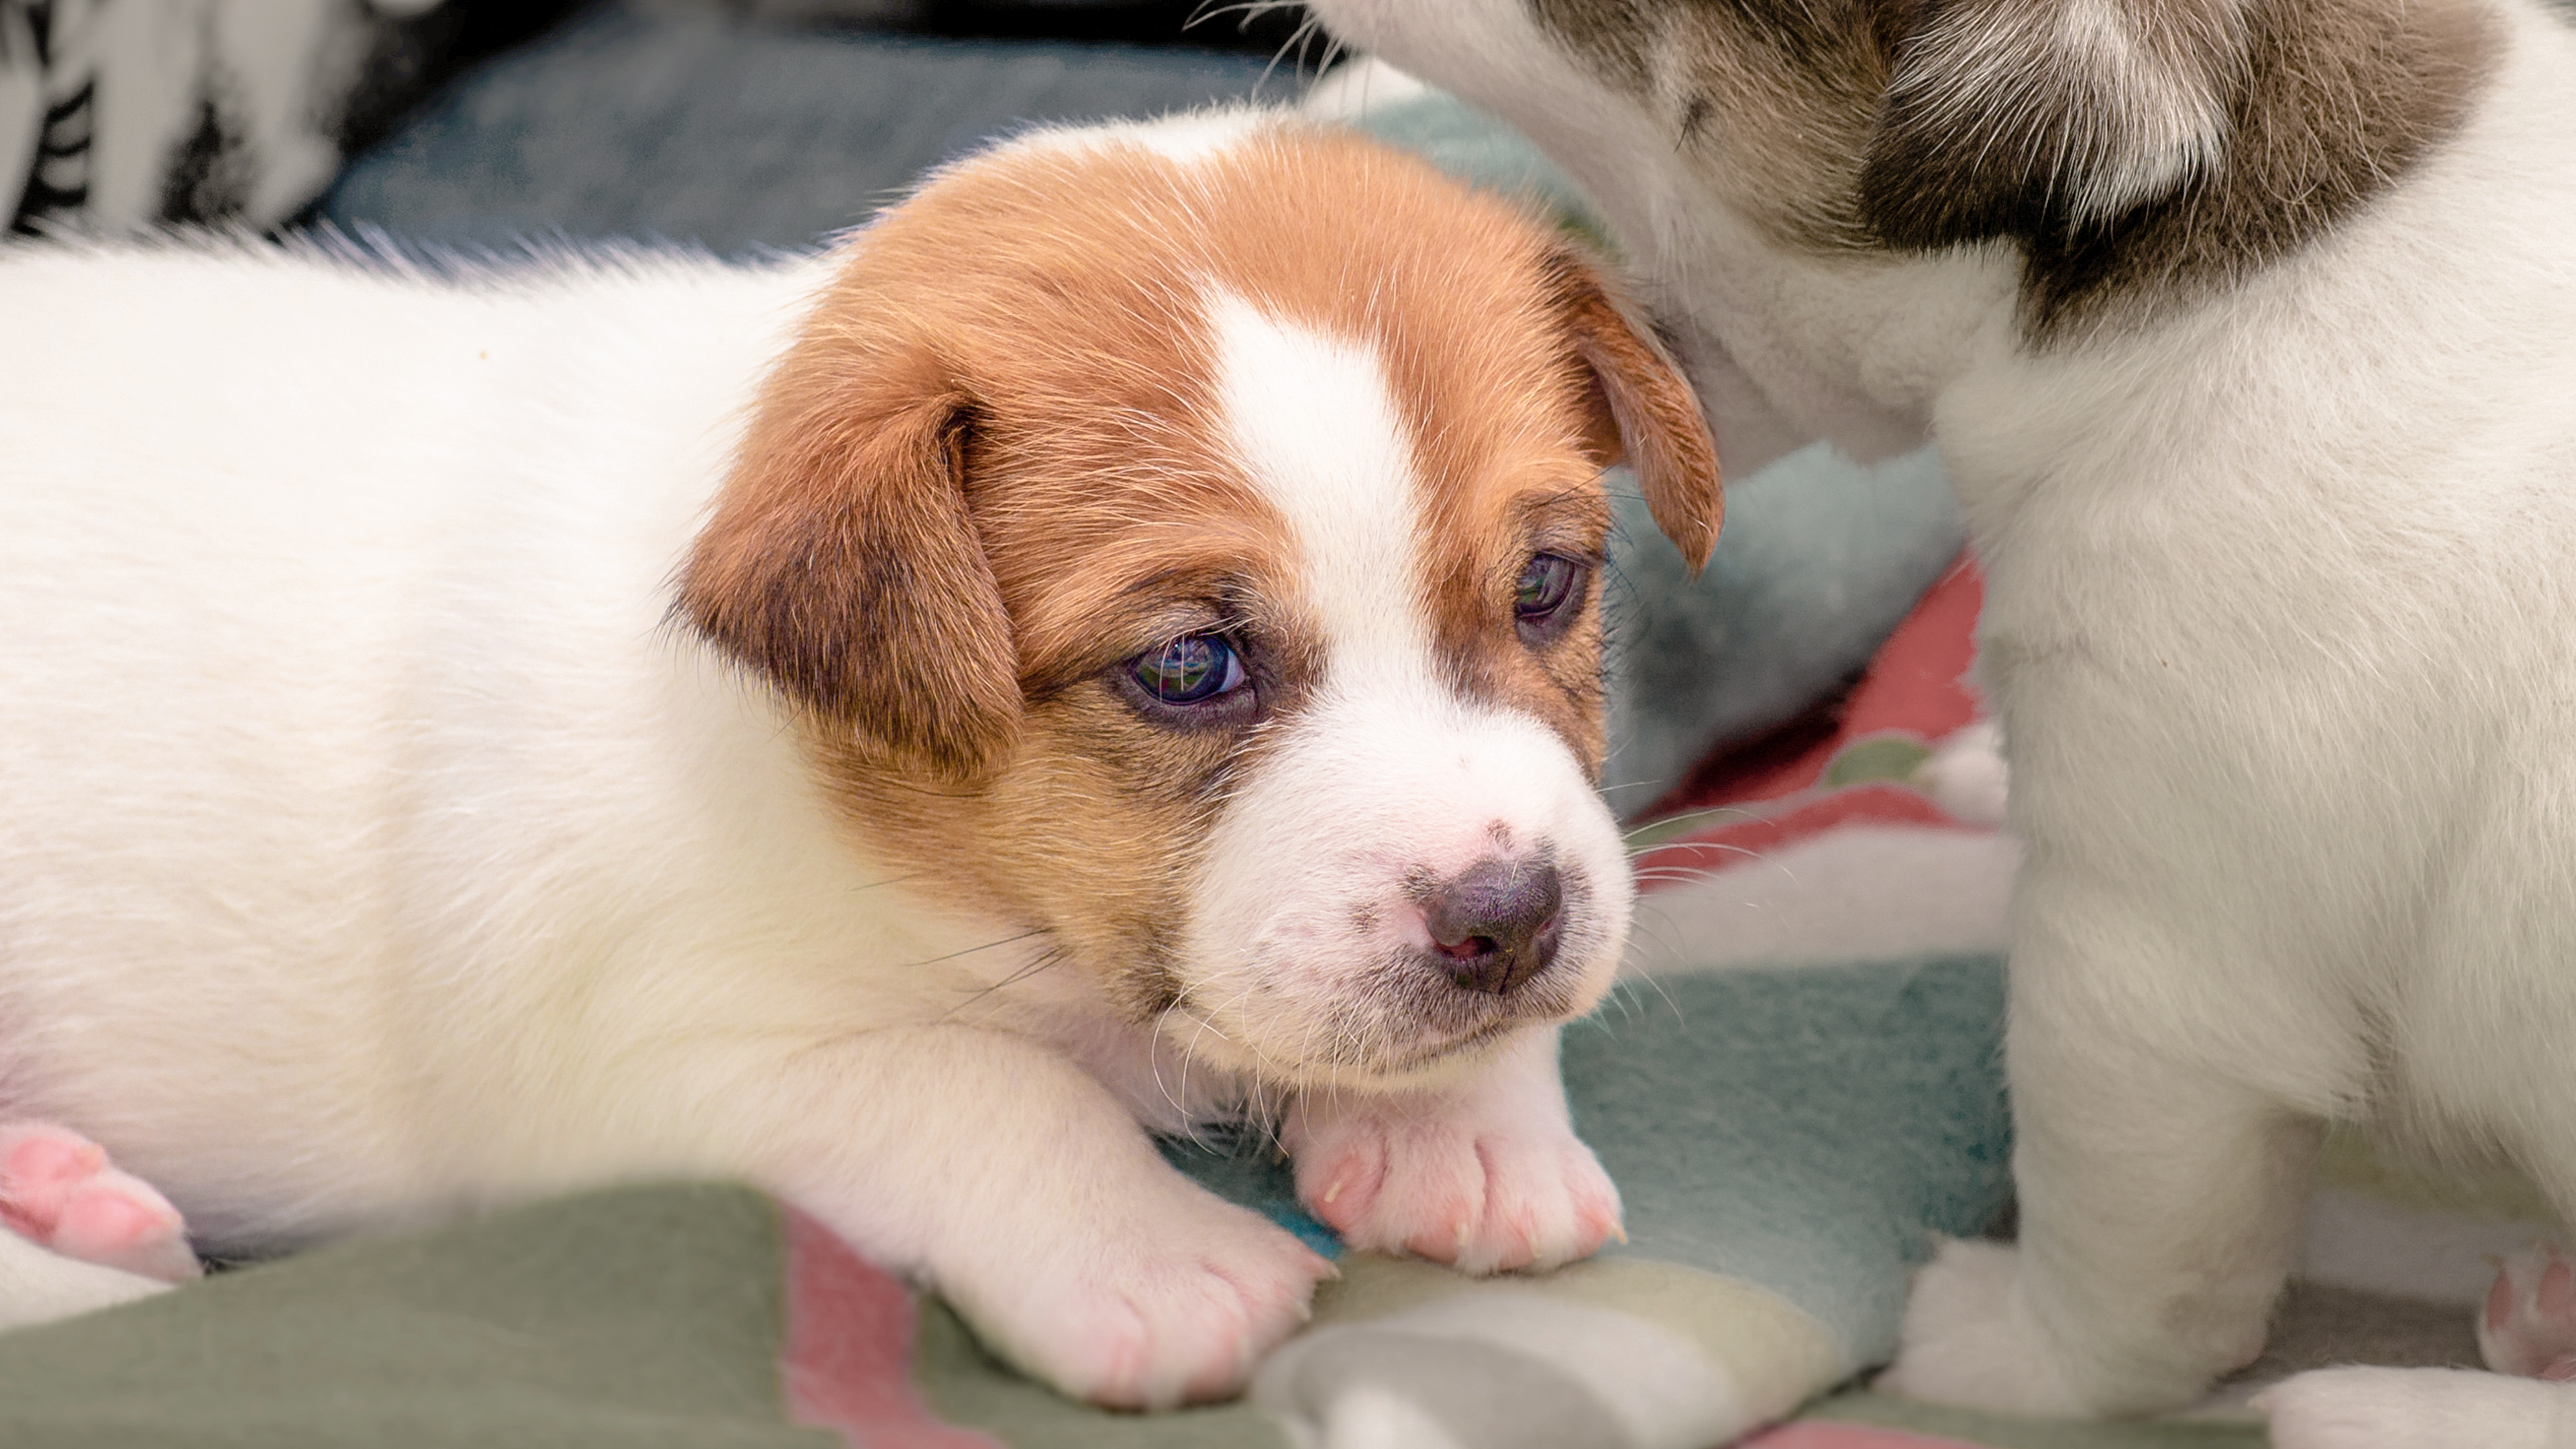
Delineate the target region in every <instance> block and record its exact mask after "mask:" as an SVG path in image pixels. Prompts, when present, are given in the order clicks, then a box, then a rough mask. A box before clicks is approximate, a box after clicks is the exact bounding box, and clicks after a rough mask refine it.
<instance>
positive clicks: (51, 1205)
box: [0, 1122, 202, 1283]
mask: <svg viewBox="0 0 2576 1449" xmlns="http://www.w3.org/2000/svg"><path fill="white" fill-rule="evenodd" d="M0 1224H5V1225H6V1226H7V1227H8V1228H9V1229H11V1230H12V1231H14V1232H16V1233H17V1234H19V1235H20V1236H21V1237H24V1238H27V1239H29V1240H31V1241H33V1242H37V1243H41V1244H43V1245H44V1246H46V1247H48V1248H51V1249H53V1250H54V1251H55V1252H57V1253H60V1254H62V1255H63V1256H65V1257H68V1258H76V1259H78V1260H80V1261H81V1262H84V1263H97V1264H100V1265H103V1266H105V1267H110V1268H117V1269H121V1270H123V1271H125V1272H128V1273H136V1274H140V1275H142V1276H144V1277H146V1278H157V1279H159V1280H161V1281H162V1282H165V1283H184V1282H187V1281H188V1280H190V1279H192V1278H195V1277H197V1276H198V1275H199V1273H200V1272H201V1271H202V1270H201V1269H200V1268H199V1266H198V1264H197V1255H196V1254H195V1253H194V1252H192V1251H191V1250H190V1249H189V1247H188V1229H187V1224H186V1223H185V1222H184V1221H183V1220H182V1219H181V1218H180V1216H179V1210H178V1209H177V1208H174V1207H172V1206H171V1205H170V1200H169V1199H168V1198H165V1197H163V1196H162V1195H161V1194H160V1193H159V1192H157V1191H155V1190H154V1189H153V1187H152V1185H151V1184H150V1183H147V1182H145V1181H143V1180H142V1179H141V1178H138V1177H135V1176H134V1175H132V1174H131V1173H126V1172H121V1171H119V1170H117V1168H116V1167H115V1166H114V1165H113V1164H111V1163H110V1162H109V1161H108V1160H107V1150H106V1149H105V1148H102V1147H100V1146H99V1145H98V1144H97V1143H95V1142H92V1141H90V1140H89V1139H88V1138H86V1137H83V1136H82V1135H80V1134H79V1133H77V1132H74V1131H72V1130H71V1129H69V1128H67V1127H57V1126H54V1125H53V1124H52V1123H49V1122H10V1123H0Z"/></svg>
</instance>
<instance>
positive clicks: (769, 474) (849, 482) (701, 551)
mask: <svg viewBox="0 0 2576 1449" xmlns="http://www.w3.org/2000/svg"><path fill="white" fill-rule="evenodd" d="M972 407H973V403H972V400H971V399H969V398H968V397H967V396H965V395H964V394H963V393H961V392H959V391H958V390H957V389H956V388H955V386H954V385H952V384H951V383H950V381H949V379H948V378H947V376H946V374H945V372H944V370H943V368H942V366H941V364H940V362H939V361H938V359H937V358H936V357H934V356H932V355H931V354H929V353H928V352H926V351H924V350H921V349H906V348H890V349H888V350H886V351H884V352H882V353H867V354H853V353H852V352H850V351H848V350H846V349H842V348H838V347H836V346H834V345H833V344H832V342H831V341H830V340H829V339H828V338H826V337H823V336H818V335H814V334H809V335H808V336H807V337H806V338H805V340H804V341H802V342H800V343H799V344H797V346H796V348H795V349H794V350H793V351H791V352H790V353H789V354H788V357H787V359H786V360H785V361H784V362H783V363H782V364H781V365H780V366H779V368H778V370H777V372H776V373H775V374H774V375H773V377H772V379H771V381H770V384H769V387H768V389H767V392H766V393H765V395H764V396H763V398H762V400H761V407H760V412H759V416H758V419H757V421H756V422H755V423H754V424H753V426H752V430H751V434H750V437H749V438H748V439H747V440H746V441H745V443H744V445H743V450H742V455H741V456H742V460H743V461H742V464H741V466H740V467H739V468H737V469H736V470H735V473H734V476H733V478H732V480H731V482H730V483H729V484H728V486H727V487H726V489H725V491H724V495H723V497H722V499H721V501H720V502H719V503H718V505H717V508H716V511H715V514H714V516H713V518H712V519H711V520H710V521H709V522H708V524H707V526H706V528H705V529H704V531H702V532H701V533H700V534H699V536H698V540H697V543H696V546H695V547H694V548H693V549H692V550H691V552H690V555H689V560H688V564H687V567H686V569H685V571H684V572H683V574H682V576H681V580H680V591H679V594H680V607H681V608H682V609H683V610H684V611H685V612H686V613H687V615H688V617H689V619H690V621H691V622H693V623H695V624H696V625H697V626H698V628H699V630H700V631H701V632H703V633H705V634H706V636H707V637H708V638H710V639H712V640H714V641H715V642H716V643H717V644H718V645H719V646H721V647H722V648H723V649H724V650H725V652H726V653H728V654H731V655H732V656H733V657H734V658H736V659H738V660H740V661H742V662H743V663H745V664H747V665H749V666H751V667H752V668H753V669H754V670H756V671H758V672H759V673H761V674H762V675H764V676H766V677H767V678H769V679H770V680H771V681H772V682H774V683H775V684H777V685H778V687H779V688H780V689H782V690H784V691H785V692H786V693H787V694H788V695H789V696H790V697H791V698H793V699H795V700H797V701H798V702H799V703H801V704H803V705H805V706H806V707H808V708H810V709H812V710H814V711H816V712H817V713H819V714H821V715H824V716H826V717H828V718H831V719H833V720H836V721H842V722H856V721H860V720H864V721H865V730H866V733H867V734H868V736H869V737H870V738H871V739H872V740H873V741H874V742H875V743H877V744H879V745H880V746H882V747H883V748H884V749H885V750H886V751H887V752H889V753H890V754H892V755H894V756H897V757H899V758H901V759H902V760H904V761H906V762H908V763H911V764H913V765H916V766H918V767H919V768H921V769H923V770H926V771H928V772H929V773H930V774H932V775H933V776H935V777H938V778H942V779H957V778H961V777H964V776H966V775H969V774H972V773H973V772H974V771H975V770H976V769H977V768H979V767H980V766H982V765H983V764H984V763H985V762H986V761H988V760H990V759H992V758H993V757H994V756H995V755H997V754H999V753H1000V752H1001V751H1002V750H1004V749H1006V748H1008V746H1009V744H1010V741H1011V737H1012V734H1013V732H1014V731H1015V730H1016V728H1017V727H1018V724H1019V695H1018V691H1017V690H1016V689H1015V688H1013V687H1012V681H1011V677H1010V658H1009V649H1010V644H1009V638H1010V626H1009V620H1008V619H1007V618H1005V616H1004V614H1003V611H1002V600H1001V597H1000V595H999V593H998V592H997V591H996V589H995V587H994V582H993V575H992V571H991V569H989V568H988V567H987V566H986V564H985V558H984V551H983V549H982V548H981V546H980V545H979V544H978V542H977V540H976V538H975V536H974V533H973V531H972V529H971V527H970V525H969V524H968V521H967V517H966V500H965V494H964V476H963V475H964V471H965V469H964V464H963V459H962V453H963V444H964V440H963V438H962V437H961V434H962V433H963V431H964V430H965V429H966V428H967V427H968V426H969V422H968V420H969V417H970V415H971V411H972ZM920 639H948V640H956V641H958V644H957V647H955V648H954V649H945V650H936V651H923V650H919V649H916V648H912V647H909V646H910V644H911V641H915V640H920Z"/></svg>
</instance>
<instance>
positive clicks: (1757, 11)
mask: <svg viewBox="0 0 2576 1449" xmlns="http://www.w3.org/2000/svg"><path fill="white" fill-rule="evenodd" d="M1315 9H1316V10H1317V12H1318V13H1319V14H1320V15H1321V16H1322V17H1323V18H1324V20H1325V22H1326V24H1327V25H1329V26H1331V27H1332V28H1333V29H1334V30H1335V32H1336V33H1337V34H1339V35H1340V36H1341V37H1342V38H1344V39H1346V40H1348V41H1350V42H1351V43H1352V44H1354V45H1356V46H1358V47H1360V48H1362V49H1367V50H1372V51H1375V52H1377V53H1378V54H1381V55H1383V56H1384V57H1385V58H1386V59H1387V60H1389V61H1391V62H1393V63H1395V64H1397V65H1399V66H1403V67H1405V68H1407V69H1409V70H1412V71H1414V72H1415V73H1416V74H1418V75H1419V76H1421V77H1422V78H1423V79H1425V80H1427V81H1429V82H1431V83H1432V84H1435V85H1441V86H1446V87H1449V88H1451V89H1453V90H1456V91H1458V92H1459V93H1460V94H1461V95H1463V96H1465V97H1466V98H1467V99H1469V100H1471V101H1474V102H1476V103H1478V104H1481V105H1484V106H1486V107H1488V108H1490V109H1492V110H1494V111H1495V112H1496V113H1497V114H1500V115H1502V116H1504V117H1505V118H1506V119H1509V120H1511V121H1513V122H1515V123H1516V124H1519V125H1521V126H1522V127H1523V128H1524V129H1527V130H1528V131H1530V133H1531V134H1532V136H1533V137H1534V138H1535V139H1537V140H1538V141H1539V142H1540V143H1541V144H1542V145H1545V146H1547V147H1548V148H1549V149H1550V150H1551V151H1553V152H1555V153H1556V154H1557V156H1558V158H1559V159H1560V160H1562V161H1564V162H1566V163H1567V164H1568V165H1569V166H1570V167H1571V168H1572V169H1574V170H1575V172H1576V173H1577V175H1578V177H1579V178H1580V179H1581V180H1583V181H1584V182H1585V183H1586V184H1587V185H1588V186H1590V187H1591V188H1592V189H1593V190H1594V191H1595V192H1596V193H1597V194H1600V195H1602V196H1604V198H1605V199H1606V200H1607V201H1608V202H1609V203H1610V204H1611V206H1612V208H1613V210H1614V211H1623V212H1625V213H1626V214H1627V220H1628V221H1629V222H1630V224H1631V225H1632V226H1634V225H1637V224H1640V223H1641V222H1642V223H1645V224H1650V225H1653V226H1656V227H1661V228H1671V227H1675V226H1687V225H1689V224H1690V221H1689V219H1688V217H1687V215H1686V213H1688V212H1690V211H1691V210H1692V208H1694V207H1695V206H1700V205H1704V204H1708V203H1713V204H1714V205H1716V206H1719V207H1722V208H1725V209H1727V210H1729V211H1732V212H1733V213H1734V214H1735V215H1737V216H1738V217H1740V218H1742V219H1744V220H1745V221H1746V222H1748V223H1750V224H1751V225H1752V226H1753V227H1754V228H1756V230H1757V231H1758V232H1759V233H1761V234H1763V235H1765V236H1767V238H1768V239H1769V240H1770V241H1771V242H1772V243H1773V244H1775V245H1777V246H1780V247H1783V248H1786V249H1790V250H1793V251H1804V252H1810V253H1816V254H1821V255H1835V254H1867V253H1872V252H1891V251H1892V252H1921V251H1935V250H1940V249H1944V248H1948V247H1954V246H1960V245H1965V244H1972V243H1978V242H1986V241H2004V242H2009V243H2015V244H2018V245H2019V246H2020V247H2021V249H2022V251H2023V254H2024V256H2025V258H2026V265H2025V268H2024V274H2023V276H2024V286H2023V313H2024V323H2025V326H2026V328H2027V329H2028V330H2029V331H2030V332H2031V333H2032V334H2033V335H2034V336H2039V337H2045V336H2047V335H2049V334H2051V333H2055V332H2060V331H2064V330H2067V329H2068V328H2069V327H2070V326H2072V325H2073V324H2077V323H2083V322H2088V321H2091V320H2094V319H2097V318H2099V317H2101V316H2102V315H2104V314H2106V313H2111V312H2117V311H2119V310H2121V307H2122V304H2132V305H2131V310H2135V306H2134V304H2140V303H2143V304H2146V305H2148V306H2150V307H2152V306H2153V305H2155V304H2158V303H2161V302H2164V301H2168V300H2172V299H2176V298H2184V299H2187V298H2190V297H2193V296H2196V295H2199V294H2201V293H2204V292H2206V291H2207V290H2208V289H2209V288H2211V287H2212V286H2215V285H2223V284H2224V283H2226V282H2227V281H2229V280H2231V279H2233V278H2235V277H2238V276H2241V275H2243V274H2245V273H2246V272H2248V271H2249V270H2251V269H2253V268H2256V267H2259V266H2262V265H2263V264H2265V263H2268V262H2269V261H2271V260H2273V259H2275V258H2277V257H2280V256H2282V255H2285V254H2287V253H2288V252H2290V251H2291V250H2293V249H2295V248H2296V247H2297V246H2299V245H2300V244H2301V243H2303V242H2304V241H2306V240H2308V239H2309V238H2311V237H2313V236H2316V235H2318V234H2319V233H2321V232H2323V231H2324V230H2326V229H2328V228H2330V227H2331V226H2333V225H2334V224H2335V223H2336V222H2337V221H2338V220H2340V219H2341V218H2343V217H2345V216H2347V215H2349V214H2351V213H2352V212H2353V211H2354V210H2356V209H2357V208H2358V207H2359V206H2361V205H2362V204H2363V203H2365V202H2366V201H2367V200H2368V199H2369V198H2370V197H2372V196H2374V195H2376V194H2378V193H2379V192H2380V191H2381V190H2383V189H2385V188H2386V187H2387V186H2389V185H2391V184H2393V183H2394V182H2395V181H2396V180H2397V179H2398V178H2399V177H2401V176H2403V174H2404V173H2405V172H2406V170H2407V169H2408V167H2409V166H2410V165H2411V164H2412V163H2413V162H2414V161H2415V160H2416V158H2418V157H2419V156H2421V155H2423V154H2424V153H2425V152H2426V151H2427V150H2428V149H2429V148H2431V147H2432V146H2433V145H2434V144H2436V143H2437V142H2439V141H2440V140H2441V139H2442V138H2443V137H2445V136H2447V135H2448V134H2450V133H2451V131H2452V130H2454V129H2455V128H2456V127H2457V125H2458V123H2459V121H2460V118H2461V116H2462V115H2463V114H2464V112H2465V110H2466V107H2467V104H2468V101H2469V98H2470V97H2471V96H2473V95H2474V94H2475V92H2476V89H2477V86H2478V83H2479V81H2480V79H2481V77H2482V76H2483V75H2484V74H2485V73H2486V72H2487V70H2488V69H2489V68H2490V66H2491V63H2492V58H2493V55H2494V52H2495V46H2496V36H2497V27H2496V24H2495V20H2494V17H2493V16H2492V15H2491V14H2490V13H2489V12H2488V11H2487V10H2486V8H2485V7H2484V6H2483V5H2481V4H2479V3H2478V0H2277V3H2267V4H2255V3H2252V0H1733V3H1728V4H1722V5H1721V4H1708V3H1703V0H1316V5H1315Z"/></svg>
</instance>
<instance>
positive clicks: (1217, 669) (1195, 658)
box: [1128, 634, 1244, 704]
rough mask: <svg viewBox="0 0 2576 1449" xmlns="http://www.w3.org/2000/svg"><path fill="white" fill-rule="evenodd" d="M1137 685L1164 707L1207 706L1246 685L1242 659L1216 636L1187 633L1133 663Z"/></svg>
mask: <svg viewBox="0 0 2576 1449" xmlns="http://www.w3.org/2000/svg"><path fill="white" fill-rule="evenodd" d="M1128 668H1129V669H1130V670H1131V671H1133V673H1134V674H1135V678H1136V683H1137V684H1138V685H1139V686H1141V687H1142V688H1143V689H1144V691H1145V692H1146V693H1147V694H1150V695H1152V696H1153V697H1154V698H1156V699H1158V700H1161V701H1162V702H1163V703H1165V704H1204V703H1206V702H1207V701H1209V700H1211V699H1216V698H1218V697H1220V696H1222V695H1227V694H1232V693H1233V692H1234V691H1236V690H1238V689H1241V688H1242V687H1243V685H1244V673H1243V660H1242V658H1241V656H1239V655H1237V654H1236V653H1235V652H1234V646H1233V645H1231V644H1228V643H1227V642H1225V639H1224V637H1223V636H1221V635H1217V634H1184V635H1182V636H1181V637H1180V638H1178V639H1175V640H1173V641H1172V642H1171V643H1169V644H1166V645H1164V646H1163V647H1161V648H1159V649H1149V650H1147V651H1145V652H1144V653H1142V654H1139V655H1137V656H1136V658H1135V659H1134V660H1133V661H1131V662H1130V664H1129V665H1128Z"/></svg>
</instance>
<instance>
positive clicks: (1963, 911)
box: [1626, 824, 2021, 975]
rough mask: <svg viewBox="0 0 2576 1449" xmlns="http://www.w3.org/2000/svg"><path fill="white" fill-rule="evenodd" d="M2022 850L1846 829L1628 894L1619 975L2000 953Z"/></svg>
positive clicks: (1885, 829)
mask: <svg viewBox="0 0 2576 1449" xmlns="http://www.w3.org/2000/svg"><path fill="white" fill-rule="evenodd" d="M2020 861H2021V850H2020V848H2019V847H2018V846H2017V845H2016V844H2015V843H2014V842H2013V840H2012V838H2011V837H2009V836H2004V835H1994V834H1987V833H1984V832H1971V831H1964V830H1949V829H1940V828H1933V827H1925V826H1914V825H1857V824H1855V825H1846V826H1843V827H1841V828H1839V829H1835V830H1829V831H1826V832H1824V833H1823V834H1820V835H1817V836H1814V837H1812V838H1809V839H1806V840H1797V841H1792V842H1790V843H1789V844H1787V845H1782V846H1778V847H1775V848H1773V849H1770V850H1766V851H1763V852H1762V853H1761V854H1760V856H1758V857H1756V858H1749V859H1748V858H1746V857H1744V856H1741V855H1735V854H1727V853H1719V852H1714V851H1707V852H1699V853H1698V858H1697V859H1696V860H1694V861H1689V862H1687V863H1686V867H1684V868H1696V869H1697V870H1704V871H1707V872H1708V874H1707V875H1706V878H1705V879H1698V880H1693V881H1691V882H1689V883H1687V884H1682V885H1674V886H1669V887H1667V888H1665V889H1663V890H1659V891H1653V892H1650V893H1648V894H1646V895H1644V896H1641V897H1639V898H1638V902H1637V922H1636V927H1635V931H1634V933H1633V934H1632V935H1631V936H1630V938H1629V942H1628V957H1627V967H1626V969H1628V970H1630V971H1636V972H1644V973H1651V974H1657V975H1661V974H1666V973H1670V972H1675V971H1717V970H1726V969H1731V968H1739V967H1745V966H1757V965H1760V966H1789V965H1828V964H1833V963H1838V962H1843V963H1847V962H1853V961H1884V960H1887V959H1889V958H1891V957H1895V956H1907V955H1917V954H1924V953H1929V952H1937V951H2001V950H2002V949H2004V943H2005V939H2006V932H2005V920H2006V914H2007V909H2008V907H2009V905H2010V902H2011V897H2012V877H2013V869H2014V867H2015V866H2017V865H2018V864H2020Z"/></svg>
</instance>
